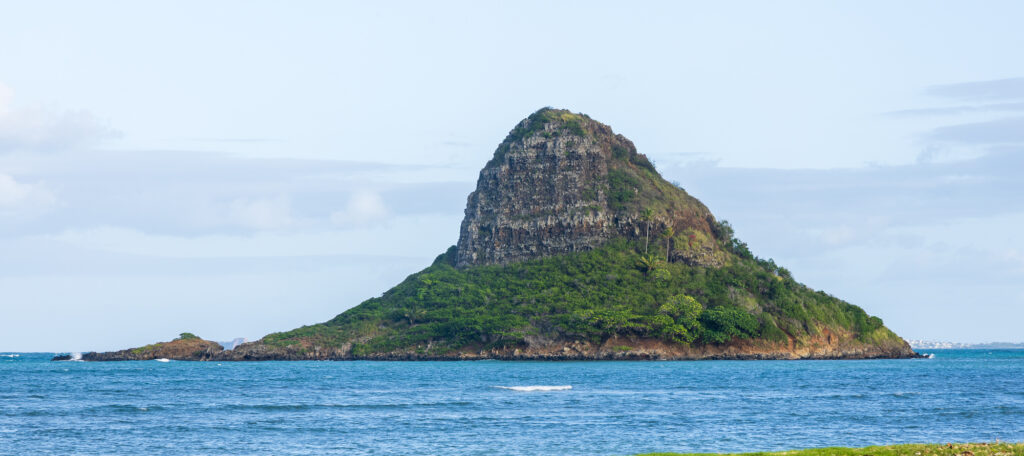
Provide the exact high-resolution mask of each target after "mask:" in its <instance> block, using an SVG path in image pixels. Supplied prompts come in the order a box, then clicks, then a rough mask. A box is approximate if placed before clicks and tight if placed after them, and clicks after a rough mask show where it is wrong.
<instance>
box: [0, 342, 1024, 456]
mask: <svg viewBox="0 0 1024 456" xmlns="http://www.w3.org/2000/svg"><path fill="white" fill-rule="evenodd" d="M924 351H925V352H928V353H934V354H935V357H934V358H933V359H914V360H862V361H682V362H679V361H677V362H651V361H626V362H611V361H596V362H595V361H581V362H505V361H463V362H369V361H346V362H329V361H325V362H316V361H309V362H253V363H242V362H239V363H229V362H225V363H216V362H182V361H171V362H157V361H135V362H111V363H84V362H73V361H68V362H51V361H49V359H50V357H51V356H52V354H50V353H47V354H30V353H0V454H4V455H7V454H11V455H22V454H43V455H47V454H53V455H67V454H82V455H93V454H146V455H193V454H211V455H237V454H275V455H288V454H344V455H384V454H415V455H435V454H436V455H625V454H635V453H641V452H653V451H679V452H738V451H774V450H786V449H796V448H808V447H822V446H866V445H875V444H894V443H913V442H938V443H945V442H965V441H974V442H979V441H995V440H997V439H998V440H1002V441H1024V350H924Z"/></svg>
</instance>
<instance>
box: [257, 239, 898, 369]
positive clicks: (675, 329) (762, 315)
mask: <svg viewBox="0 0 1024 456" xmlns="http://www.w3.org/2000/svg"><path fill="white" fill-rule="evenodd" d="M641 248H642V247H641V246H638V245H635V244H634V243H630V242H627V241H624V240H619V241H613V242H610V243H609V244H607V245H605V246H604V247H602V248H599V249H596V250H593V251H589V252H582V253H573V254H566V255H559V256H555V257H550V258H543V259H538V260H532V261H527V262H522V263H517V264H512V265H508V266H504V267H502V266H482V267H473V268H468V269H456V268H454V267H452V265H451V263H452V261H453V257H454V248H453V249H450V250H449V251H448V252H447V253H446V254H444V255H441V256H439V257H438V259H437V260H435V262H434V264H433V265H431V266H430V267H428V268H427V269H425V270H423V271H421V272H419V273H416V274H413V275H412V276H409V277H408V278H407V279H406V280H405V281H403V282H402V283H401V284H399V285H397V286H395V287H394V288H392V289H391V290H388V291H387V292H386V293H384V295H383V296H381V297H379V298H373V299H369V300H367V301H365V302H363V303H362V304H360V305H358V306H356V307H354V308H352V309H349V310H348V311H346V312H344V313H342V314H341V315H338V316H337V317H335V318H334V319H332V320H330V321H328V322H326V323H322V324H318V325H312V326H305V327H302V328H299V329H295V330H292V331H288V332H283V333H275V334H270V335H268V336H266V337H265V338H264V339H263V342H264V343H265V344H267V345H269V346H275V347H286V346H294V347H293V348H301V347H309V346H313V345H318V346H321V347H338V346H341V345H342V344H343V343H345V342H348V341H353V342H356V344H355V346H354V348H353V353H354V354H356V355H366V354H371V353H385V352H389V351H393V350H413V351H417V352H420V353H427V354H431V355H442V354H445V353H449V352H452V351H455V350H458V349H460V348H469V349H482V348H494V347H513V346H521V345H524V344H525V342H524V340H525V338H527V337H545V338H558V337H568V338H576V339H589V340H591V341H594V342H598V343H599V342H600V341H602V340H605V339H607V338H609V337H612V336H624V337H640V338H657V339H661V340H665V341H674V342H675V343H682V344H687V343H688V344H704V343H722V342H727V341H729V340H731V339H733V338H761V339H766V340H770V341H780V342H781V341H786V340H787V339H788V338H789V337H790V336H791V337H793V338H795V339H796V340H797V341H798V342H797V343H798V344H799V341H801V340H808V339H809V338H810V337H813V336H816V335H818V334H820V333H821V331H822V329H824V328H829V329H831V330H833V332H839V333H848V334H854V335H856V337H857V338H858V339H860V340H861V341H864V342H877V341H886V340H893V339H898V338H897V336H896V335H894V334H893V333H892V332H890V331H889V330H888V329H886V328H885V327H884V326H882V322H881V320H879V319H878V318H875V317H869V316H868V315H867V314H866V313H865V312H864V311H863V310H861V309H860V308H859V307H856V306H853V305H850V304H848V303H845V302H843V301H841V300H839V299H837V298H835V297H832V296H829V295H827V294H825V293H822V292H817V291H814V290H811V289H809V288H807V287H805V286H803V285H801V284H799V283H797V282H796V281H794V280H793V279H792V278H791V277H790V276H789V275H788V273H784V272H783V273H781V274H780V268H777V267H776V266H775V265H774V263H772V262H769V261H763V260H759V259H756V258H752V257H751V258H743V257H741V256H739V255H733V256H731V257H730V258H731V261H730V263H729V264H728V265H727V266H725V267H723V268H703V267H694V266H687V265H685V264H682V263H671V264H666V263H661V264H660V265H659V266H658V268H657V269H656V270H655V271H647V272H645V271H644V270H643V269H644V268H642V267H640V266H638V260H639V259H640V254H639V253H638V250H639V249H641ZM652 254H661V255H663V254H664V253H663V251H658V250H657V248H653V249H652ZM687 297H692V298H693V300H690V299H689V298H687ZM694 301H696V303H694ZM694 304H697V305H694ZM428 345H429V349H428V348H427V346H428Z"/></svg>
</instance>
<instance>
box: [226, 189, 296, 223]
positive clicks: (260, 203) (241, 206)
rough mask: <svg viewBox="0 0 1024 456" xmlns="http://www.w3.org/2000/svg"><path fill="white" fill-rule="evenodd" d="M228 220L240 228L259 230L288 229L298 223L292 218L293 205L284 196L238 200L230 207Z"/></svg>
mask: <svg viewBox="0 0 1024 456" xmlns="http://www.w3.org/2000/svg"><path fill="white" fill-rule="evenodd" d="M228 218H229V220H230V222H232V223H234V224H237V225H238V226H241V227H245V228H252V229H257V230H272V229H280V228H287V227H289V226H292V225H294V224H295V222H296V221H295V219H294V217H293V216H292V209H291V203H290V202H289V201H288V198H286V197H283V196H279V197H276V198H264V199H247V198H241V199H236V200H234V201H232V202H231V204H230V205H229V206H228Z"/></svg>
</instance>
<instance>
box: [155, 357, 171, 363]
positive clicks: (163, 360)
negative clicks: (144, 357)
mask: <svg viewBox="0 0 1024 456" xmlns="http://www.w3.org/2000/svg"><path fill="white" fill-rule="evenodd" d="M155 361H156V362H158V363H169V362H171V360H169V359H167V358H157V359H156V360H155Z"/></svg>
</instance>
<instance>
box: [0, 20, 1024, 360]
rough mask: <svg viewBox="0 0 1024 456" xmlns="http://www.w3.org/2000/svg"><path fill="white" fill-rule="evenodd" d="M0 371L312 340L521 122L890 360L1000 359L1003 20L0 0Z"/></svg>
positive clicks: (1008, 128) (455, 198) (426, 249)
mask: <svg viewBox="0 0 1024 456" xmlns="http://www.w3.org/2000/svg"><path fill="white" fill-rule="evenodd" d="M0 10H2V14H0V350H4V351H86V350H113V349H121V348H127V347H133V346H139V345H144V344H148V343H151V342H154V341H161V340H170V339H171V338H173V337H176V336H177V334H178V333H180V332H184V331H189V332H193V333H196V334H198V335H200V336H202V337H204V338H207V339H213V340H230V339H233V338H236V337H246V338H248V339H250V340H253V339H258V338H259V337H262V336H263V335H265V334H267V333H270V332H274V331H283V330H288V329H292V328H295V327H298V326H301V325H304V324H312V323H316V322H321V321H325V320H328V319H330V318H332V317H333V316H334V315H336V314H338V313H340V312H341V311H343V310H345V309H347V308H350V307H352V306H354V305H357V304H358V303H360V302H362V301H363V300H365V299H367V298H370V297H374V296H379V295H380V294H381V293H382V292H383V291H385V290H387V289H388V288H390V287H391V286H392V285H394V284H396V283H398V282H399V281H400V280H402V279H403V278H405V277H406V276H408V275H409V274H412V273H414V272H416V271H418V270H420V269H422V268H424V267H426V266H427V265H429V264H430V262H431V261H432V260H433V258H434V257H435V256H436V255H438V254H440V253H441V252H443V251H444V250H445V249H446V248H447V247H448V246H450V245H453V244H455V242H456V241H457V239H458V229H459V223H460V221H461V219H462V212H463V209H464V207H465V203H466V197H467V195H468V194H469V192H471V191H472V190H473V188H474V187H475V182H476V178H477V176H478V173H479V170H480V168H481V167H482V166H483V165H484V163H486V162H487V160H489V159H490V157H491V156H492V154H493V152H494V149H495V147H496V146H497V144H498V143H499V142H500V141H501V140H502V139H503V138H504V137H505V135H506V134H507V133H508V131H509V130H511V129H512V127H513V126H514V125H515V124H516V123H517V122H518V121H519V120H521V119H522V118H524V117H526V116H527V115H529V114H530V113H531V112H533V111H535V110H537V109H538V108H541V107H544V106H553V107H557V108H566V109H570V110H573V111H576V112H583V113H586V114H588V115H590V116H591V117H593V118H594V119H596V120H599V121H601V122H604V123H606V124H609V125H611V126H612V127H613V128H614V129H615V131H616V132H618V133H622V134H624V135H625V136H627V137H628V138H630V139H631V140H632V141H633V142H634V143H635V144H636V146H637V148H638V150H639V151H640V152H642V153H644V154H646V155H648V156H649V157H650V158H651V159H652V160H653V161H654V162H655V163H656V165H657V167H658V169H659V171H660V172H661V173H662V174H663V175H664V177H665V178H666V179H668V180H670V181H675V182H678V183H679V184H680V185H681V186H682V187H683V188H685V189H686V190H687V191H688V192H689V193H691V194H692V195H694V196H696V197H698V198H700V199H701V200H702V201H703V202H704V203H705V204H707V205H708V206H709V207H710V208H711V210H712V211H713V213H714V214H715V215H716V216H717V217H718V218H719V219H726V220H729V221H730V222H731V223H732V225H733V226H734V228H735V230H736V233H737V236H738V237H739V238H741V239H743V240H744V241H746V242H747V243H748V244H749V245H750V247H751V250H752V251H753V252H754V253H755V254H756V255H758V256H760V257H763V258H773V259H774V260H775V261H776V262H777V263H779V264H781V265H784V266H786V267H787V268H788V269H790V270H791V271H792V273H793V275H794V276H795V278H796V279H797V280H799V281H801V282H803V283H805V284H807V285H808V286H811V287H813V288H815V289H821V290H825V291H827V292H829V293H831V294H833V295H835V296H837V297H840V298H843V299H845V300H847V301H849V302H851V303H853V304H856V305H859V306H861V307H863V308H864V309H865V310H867V311H868V313H870V314H872V315H877V316H879V317H881V318H882V319H883V320H884V321H885V322H886V324H887V326H889V327H890V328H891V329H893V330H894V331H895V332H896V333H898V334H900V335H901V336H903V337H905V338H907V339H931V340H951V341H960V342H992V341H1022V340H1024V335H1022V334H1024V333H1022V331H1021V329H1020V328H1021V326H1020V322H1021V321H1024V239H1021V238H1020V237H1019V236H1017V234H1018V233H1019V232H1020V228H1019V227H1020V226H1022V225H1024V179H1022V177H1021V174H1022V171H1024V59H1020V58H1019V55H1020V51H1019V50H1020V46H1021V44H1022V43H1024V28H1021V27H1020V25H1019V18H1020V17H1024V4H1021V3H1020V2H1000V1H992V2H985V3H983V4H982V3H976V2H945V1H904V2H890V1H856V2H854V1H849V2H824V1H815V2H810V1H808V2H760V1H751V2H729V1H714V2H711V1H708V2H598V1H564V2H533V1H518V2H429V3H428V2H390V1H388V2H333V1H332V2H327V1H324V2H255V1H244V2H243V1H224V2H198V1H177V2H131V1H123V2H112V1H96V2H89V3H88V4H85V3H83V2H74V1H66V2H51V1H40V2H6V1H4V2H0Z"/></svg>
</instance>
